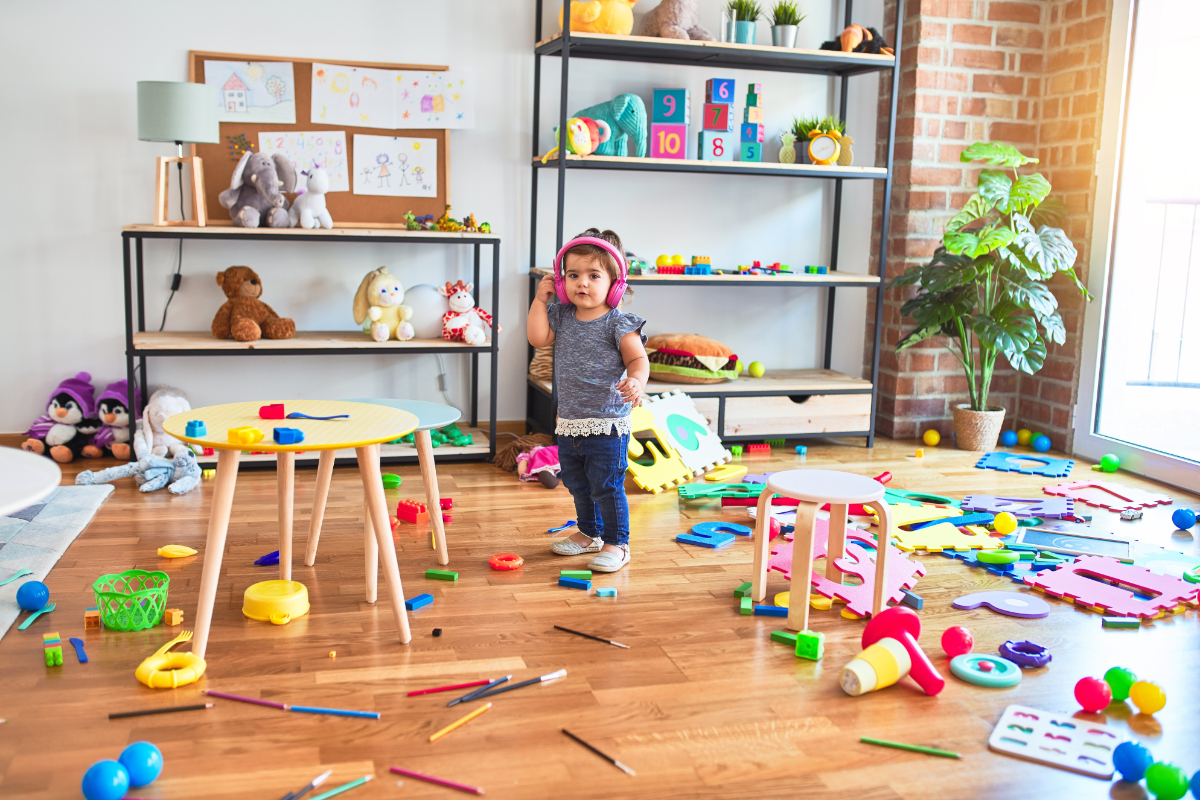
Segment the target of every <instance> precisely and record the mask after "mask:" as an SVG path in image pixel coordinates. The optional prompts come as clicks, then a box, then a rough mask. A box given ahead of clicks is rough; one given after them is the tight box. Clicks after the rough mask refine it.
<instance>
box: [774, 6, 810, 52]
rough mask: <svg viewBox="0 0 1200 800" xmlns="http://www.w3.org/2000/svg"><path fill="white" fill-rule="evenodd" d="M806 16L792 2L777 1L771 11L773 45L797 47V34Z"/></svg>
mask: <svg viewBox="0 0 1200 800" xmlns="http://www.w3.org/2000/svg"><path fill="white" fill-rule="evenodd" d="M805 16H806V15H805V14H801V13H800V9H799V8H797V7H796V4H795V3H793V2H792V1H791V0H777V2H776V3H775V7H774V8H772V9H771V44H772V45H774V46H775V47H795V46H796V33H797V32H798V31H799V30H800V28H799V25H800V21H801V20H803V19H804V18H805Z"/></svg>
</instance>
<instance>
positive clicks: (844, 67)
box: [526, 0, 904, 447]
mask: <svg viewBox="0 0 1200 800" xmlns="http://www.w3.org/2000/svg"><path fill="white" fill-rule="evenodd" d="M569 5H570V0H563V4H562V6H563V18H564V19H569V18H570V9H569ZM896 13H897V17H896V19H898V20H902V19H903V18H904V0H898V3H897V9H896ZM542 16H543V0H537V10H536V15H535V31H534V72H533V76H534V77H533V97H534V101H533V128H532V130H533V143H532V152H531V156H532V158H533V169H532V170H531V172H532V178H531V181H532V188H531V193H530V196H531V201H530V205H531V211H530V232H529V239H530V243H531V244H530V249H529V267H530V273H529V278H530V280H529V297H530V301H531V302H532V299H533V296H534V294H535V293H536V289H537V283H538V281H539V280H540V279H541V277H542V275H543V274H545V270H544V269H543V270H539V268H538V261H537V259H538V253H537V226H538V183H539V177H540V176H541V174H542V172H543V171H544V170H547V169H549V170H553V171H554V173H555V174H556V175H557V178H558V185H557V203H556V205H557V222H556V228H555V252H557V250H558V248H561V247H562V244H563V241H564V239H563V217H564V210H565V202H566V177H567V170H584V171H587V170H629V171H651V172H699V173H716V174H726V175H758V176H766V177H786V178H807V179H816V180H826V181H828V180H832V181H833V183H834V198H833V206H834V208H833V225H832V231H831V236H832V239H831V246H830V263H829V270H830V274H828V275H803V276H795V278H798V279H797V280H788V281H785V280H779V279H773V278H764V277H753V276H748V277H746V278H744V279H742V278H724V279H716V278H706V277H704V276H661V277H659V276H655V275H647V276H633V277H631V279H630V283H631V284H632V285H633V286H635V287H636V286H658V285H671V286H676V287H682V286H692V285H694V286H698V287H704V286H708V287H712V286H720V285H725V286H731V285H736V286H760V287H773V288H777V289H778V288H782V287H783V286H788V287H810V288H823V289H826V290H827V291H828V295H827V302H826V310H825V341H824V369H826V370H828V369H829V368H830V363H831V360H832V357H833V322H834V311H835V302H834V301H835V293H836V291H837V289H838V288H868V289H869V288H874V289H875V293H876V295H875V300H876V302H875V326H874V336H873V347H872V358H871V378H870V381H869V386H863V387H859V388H853V389H845V388H839V389H830V390H823V391H820V392H816V394H821V395H834V394H870V396H871V404H870V419H869V425H868V427H867V429H866V430H853V431H820V432H811V431H799V430H796V431H786V430H785V431H779V432H778V433H777V434H773V435H754V436H737V435H727V434H726V433H725V430H724V416H725V414H724V412H725V407H726V402H727V400H728V399H729V398H734V397H758V396H769V395H776V396H778V395H779V394H780V392H779V391H778V390H776V391H774V392H772V391H768V390H765V389H763V388H762V387H761V386H760V385H756V384H755V383H754V381H753V379H742V378H739V379H738V380H737V381H733V382H731V383H725V384H714V385H706V386H703V387H700V386H683V387H680V388H684V389H685V390H686V391H687V392H688V394H690V395H692V396H694V397H716V398H719V409H720V411H719V421H718V429H717V433H718V435H720V436H722V438H726V439H730V440H739V439H740V440H751V439H763V438H805V437H813V436H865V437H866V440H867V441H866V443H867V447H871V446H873V444H874V440H875V411H876V405H877V402H878V396H877V390H878V382H879V381H878V379H879V347H880V342H881V333H882V327H883V294H884V284H885V282H886V279H887V269H886V266H887V265H886V254H887V241H888V223H889V216H890V210H891V194H892V178H893V150H894V146H895V140H896V103H897V98H898V96H899V83H900V52H901V51H900V47H901V42H900V39H901V32H902V28H901V26H899V25H898V26H897V27H896V42H895V43H894V44H895V56H894V57H893V58H889V57H886V56H872V55H865V54H855V53H838V52H833V51H822V50H793V49H784V48H774V47H766V46H756V45H739V44H731V43H722V42H683V41H677V40H672V39H654V38H647V37H640V36H628V37H622V36H608V35H599V34H580V33H575V34H572V33H571V32H570V30H569V27H570V26H568V27H567V29H566V30H564V31H563V32H562V33H561V34H559V35H556V36H553V37H551V38H549V39H546V40H544V41H543V39H542ZM852 19H853V0H845V24H846V25H849V24H850V23H851V22H852ZM543 57H558V58H560V59H561V60H562V69H561V76H560V81H559V119H558V127H559V130H562V129H563V128H565V126H566V122H567V115H568V83H569V75H570V63H571V59H574V58H586V59H596V60H604V61H633V62H639V63H648V64H677V65H685V66H702V67H706V68H711V69H748V70H762V71H771V72H792V73H807V74H813V75H825V76H828V77H831V78H838V79H839V83H840V86H839V87H838V88H839V105H838V107H839V112H840V117H841V118H842V119H845V118H846V112H847V107H848V103H849V97H848V92H849V86H848V82H847V79H848V78H850V77H851V76H854V75H870V74H876V73H879V72H891V79H892V80H891V83H892V91H891V104H890V109H889V119H888V135H887V150H886V153H887V155H886V166H885V167H884V168H865V169H864V168H858V167H822V166H815V165H801V164H797V165H790V166H783V165H776V164H759V163H744V162H736V161H735V162H721V161H695V160H682V161H667V160H662V159H639V158H632V157H631V158H615V157H594V156H593V157H586V158H581V157H578V156H565V157H564V156H560V157H558V158H555V159H551V160H549V161H548V162H546V163H545V164H542V163H541V161H540V159H539V158H538V133H539V131H540V127H541V90H542V59H543ZM846 180H880V181H883V183H884V201H883V219H882V225H881V226H880V227H881V229H880V231H879V246H878V248H877V250H876V253H877V256H878V260H879V275H878V277H877V279H876V280H872V281H864V280H862V277H863V276H858V275H855V276H850V275H849V274H847V275H845V276H841V275H839V274H838V272H837V267H838V249H839V239H840V234H841V217H842V183H843V181H846ZM681 277H685V278H686V279H685V280H680V278H681ZM810 278H811V279H812V280H808V279H810ZM532 353H533V348H530V356H531V357H532ZM843 377H845V376H843ZM527 384H528V386H527V400H526V421H527V424H529V425H530V427H532V428H534V429H536V430H541V431H544V432H547V433H549V432H552V431H553V428H554V425H553V421H554V411H555V408H556V398H555V397H554V392H553V388H552V387H551V388H549V389H547V387H546V386H545V385H544V382H541V381H537V380H535V379H533V378H529V380H528V381H527ZM788 396H789V397H791V398H792V399H793V402H803V401H804V400H805V399H806V398H807V397H808V396H810V395H809V394H805V395H803V396H800V395H797V394H790V395H788Z"/></svg>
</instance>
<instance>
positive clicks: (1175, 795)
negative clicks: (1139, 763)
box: [1146, 762, 1188, 800]
mask: <svg viewBox="0 0 1200 800" xmlns="http://www.w3.org/2000/svg"><path fill="white" fill-rule="evenodd" d="M1146 788H1147V789H1149V790H1150V794H1152V795H1154V796H1155V797H1157V798H1158V800H1179V798H1181V797H1183V796H1184V795H1185V794H1187V792H1188V778H1187V775H1186V774H1184V771H1183V770H1181V769H1180V768H1179V767H1177V766H1175V765H1174V764H1164V763H1162V762H1159V763H1157V764H1151V765H1150V766H1149V767H1147V768H1146Z"/></svg>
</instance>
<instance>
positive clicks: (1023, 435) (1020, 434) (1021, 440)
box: [1017, 428, 1033, 446]
mask: <svg viewBox="0 0 1200 800" xmlns="http://www.w3.org/2000/svg"><path fill="white" fill-rule="evenodd" d="M1031 436H1033V434H1032V433H1031V432H1030V430H1029V428H1021V430H1019V431H1017V444H1019V445H1022V446H1025V445H1028V444H1029V438H1030V437H1031Z"/></svg>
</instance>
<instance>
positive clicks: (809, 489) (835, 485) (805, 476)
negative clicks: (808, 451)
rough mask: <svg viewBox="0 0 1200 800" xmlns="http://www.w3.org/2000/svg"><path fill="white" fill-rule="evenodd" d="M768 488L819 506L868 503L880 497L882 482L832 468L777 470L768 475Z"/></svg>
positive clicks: (776, 492)
mask: <svg viewBox="0 0 1200 800" xmlns="http://www.w3.org/2000/svg"><path fill="white" fill-rule="evenodd" d="M767 488H769V489H770V490H771V491H772V492H774V493H775V494H782V495H784V496H786V497H793V498H795V499H797V500H803V501H805V502H808V503H820V504H822V505H823V504H825V503H832V504H833V505H851V504H853V503H870V502H873V501H875V500H879V499H881V498H882V497H883V484H882V483H880V482H879V481H877V480H875V479H874V478H866V477H863V476H862V475H855V474H853V473H850V472H837V471H836V470H832V469H789V470H784V471H783V472H776V473H775V474H773V475H770V476H768V477H767Z"/></svg>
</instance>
